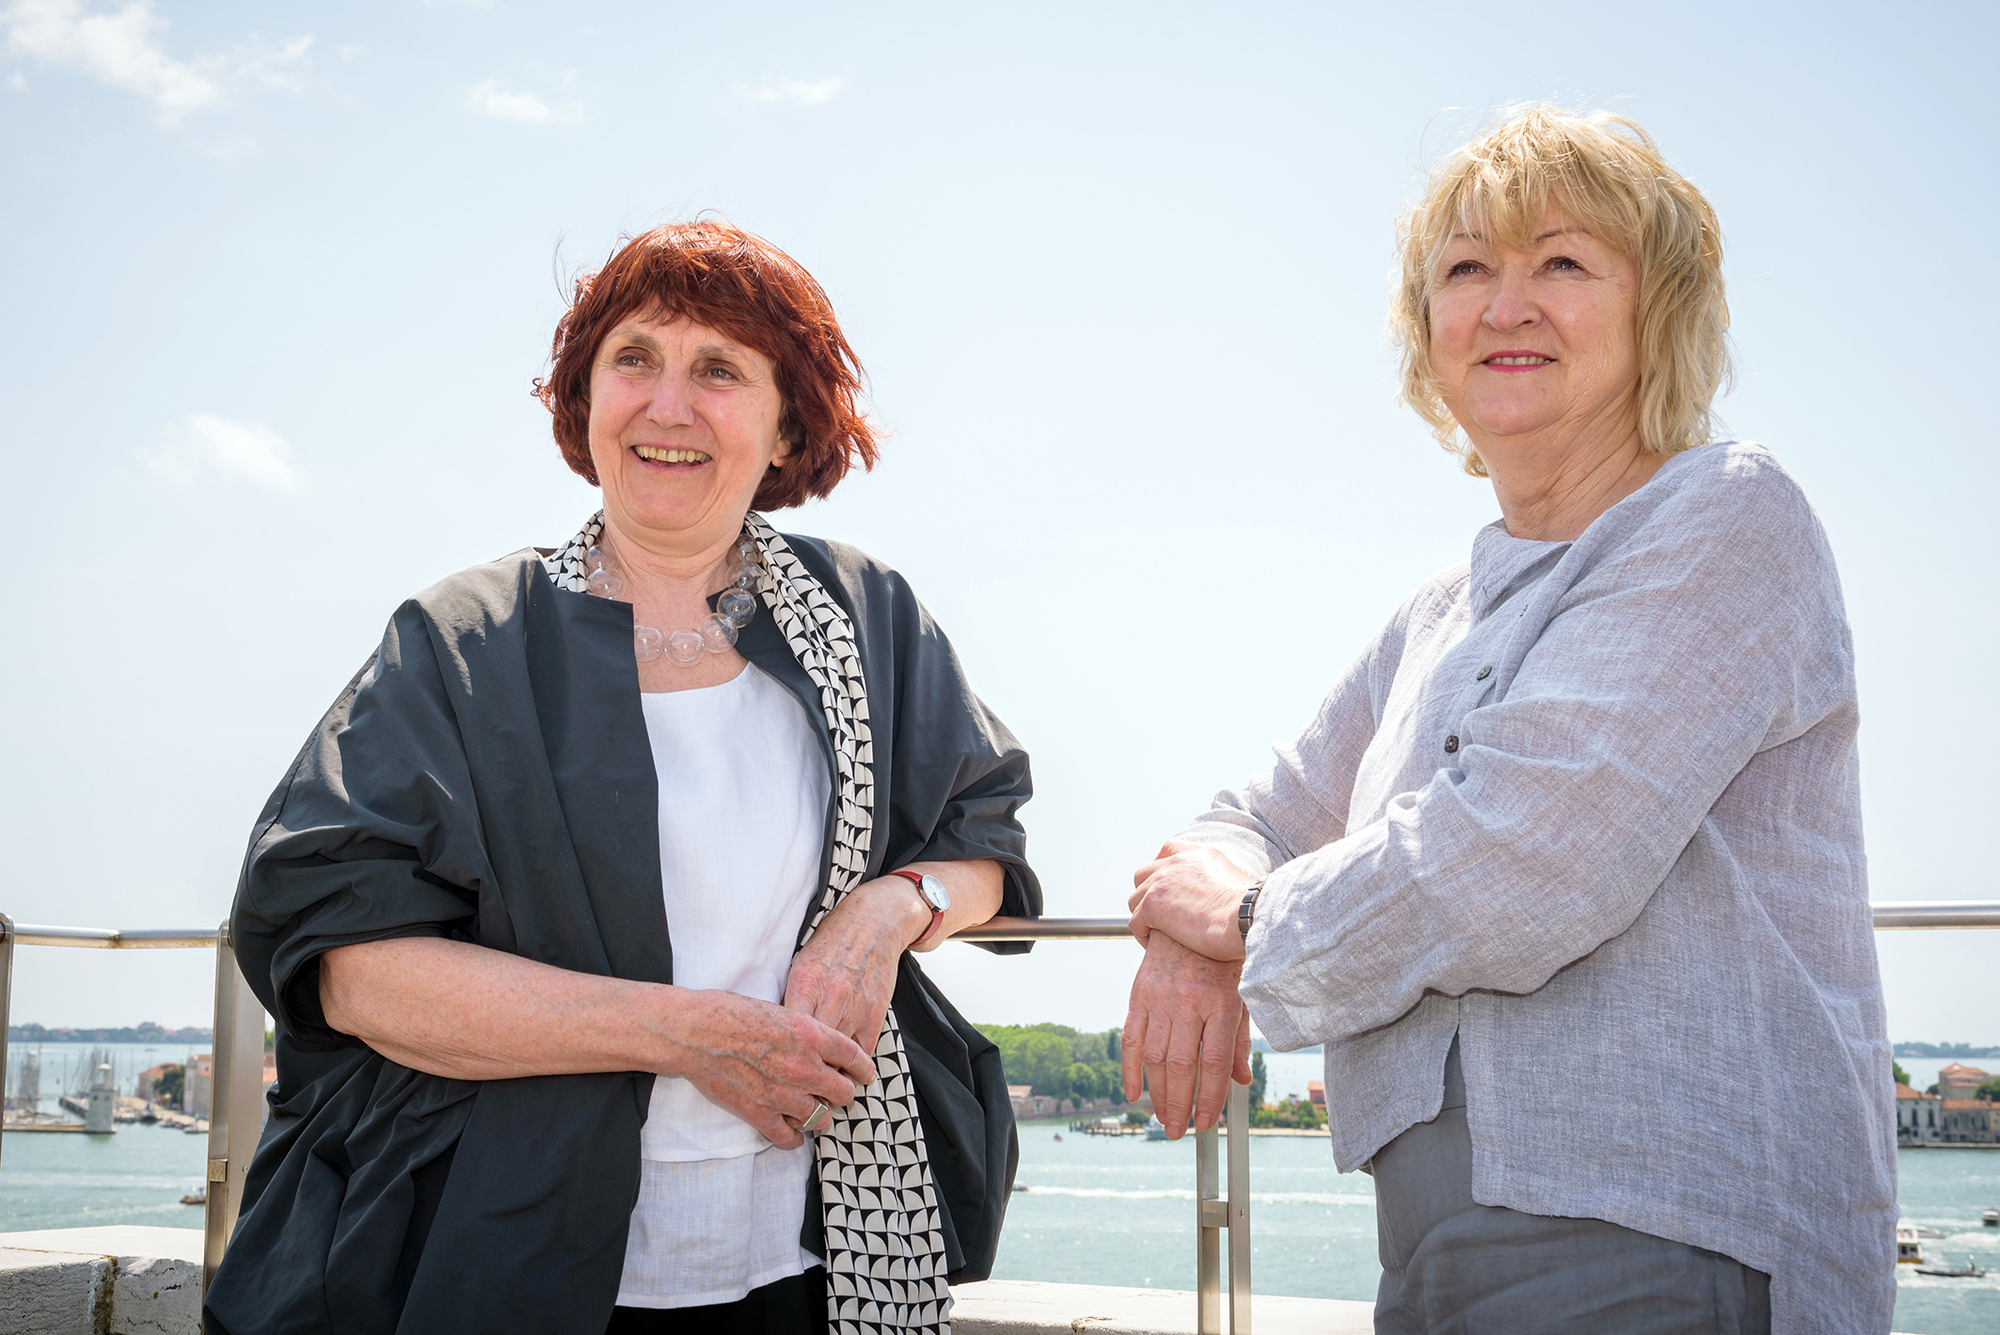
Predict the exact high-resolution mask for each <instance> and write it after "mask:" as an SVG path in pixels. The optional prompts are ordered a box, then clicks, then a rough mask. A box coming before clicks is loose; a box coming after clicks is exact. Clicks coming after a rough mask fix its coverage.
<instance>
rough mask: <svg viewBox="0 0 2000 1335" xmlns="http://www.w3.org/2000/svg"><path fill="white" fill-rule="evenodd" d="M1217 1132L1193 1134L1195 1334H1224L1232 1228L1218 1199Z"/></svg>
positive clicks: (1210, 1130)
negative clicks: (1226, 1232) (1226, 1245)
mask: <svg viewBox="0 0 2000 1335" xmlns="http://www.w3.org/2000/svg"><path fill="white" fill-rule="evenodd" d="M1216 1134H1217V1133H1216V1130H1215V1128H1214V1127H1210V1128H1209V1129H1208V1130H1206V1131H1197V1132H1195V1133H1194V1226H1195V1231H1194V1236H1195V1243H1194V1328H1195V1331H1196V1335H1222V1234H1221V1230H1222V1229H1225V1228H1227V1227H1229V1216H1228V1213H1227V1211H1226V1209H1225V1207H1224V1205H1223V1203H1222V1202H1221V1201H1219V1200H1217V1199H1216V1198H1215V1191H1216V1176H1217V1174H1216V1165H1215V1138H1216Z"/></svg>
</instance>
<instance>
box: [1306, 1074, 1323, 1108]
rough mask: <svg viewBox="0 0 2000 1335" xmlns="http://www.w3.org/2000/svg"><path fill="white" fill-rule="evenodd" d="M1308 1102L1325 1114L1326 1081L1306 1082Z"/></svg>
mask: <svg viewBox="0 0 2000 1335" xmlns="http://www.w3.org/2000/svg"><path fill="white" fill-rule="evenodd" d="M1306 1100H1307V1102H1309V1103H1311V1104H1312V1106H1313V1107H1315V1108H1318V1109H1319V1110H1320V1111H1321V1112H1325V1111H1326V1082H1325V1081H1324V1080H1308V1081H1306Z"/></svg>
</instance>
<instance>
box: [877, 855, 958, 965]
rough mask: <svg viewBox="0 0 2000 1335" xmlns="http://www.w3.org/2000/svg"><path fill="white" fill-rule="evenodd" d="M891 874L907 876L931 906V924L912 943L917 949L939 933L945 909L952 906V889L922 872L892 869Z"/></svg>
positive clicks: (911, 946) (911, 947) (925, 901)
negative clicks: (939, 925) (946, 887)
mask: <svg viewBox="0 0 2000 1335" xmlns="http://www.w3.org/2000/svg"><path fill="white" fill-rule="evenodd" d="M889 874H890V875H891V876H902V877H905V878H907V879H908V880H909V882H910V884H911V885H914V886H915V887H917V893H918V894H920V895H922V896H923V897H924V903H925V904H926V905H928V906H929V907H930V911H931V925H930V926H928V927H926V928H924V934H923V935H922V936H920V937H918V938H917V939H916V940H915V941H912V942H911V943H910V949H911V950H915V949H916V948H917V947H918V946H921V945H922V944H923V943H924V942H926V941H928V940H930V939H931V937H933V936H935V935H936V934H937V929H938V924H939V923H941V922H943V921H944V912H945V910H946V909H948V908H950V907H951V891H949V890H947V889H945V887H944V882H943V881H940V880H939V879H938V878H937V877H935V876H926V875H924V874H923V873H922V872H915V871H892V872H890V873H889Z"/></svg>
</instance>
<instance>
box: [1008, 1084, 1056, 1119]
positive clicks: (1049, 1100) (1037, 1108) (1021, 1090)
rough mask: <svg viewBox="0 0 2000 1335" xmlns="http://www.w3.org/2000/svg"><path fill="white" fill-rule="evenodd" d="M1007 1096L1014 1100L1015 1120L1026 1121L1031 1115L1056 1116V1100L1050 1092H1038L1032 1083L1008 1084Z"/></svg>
mask: <svg viewBox="0 0 2000 1335" xmlns="http://www.w3.org/2000/svg"><path fill="white" fill-rule="evenodd" d="M1007 1097H1008V1098H1009V1099H1012V1100H1013V1102H1014V1120H1015V1121H1017V1122H1025V1121H1027V1120H1028V1119H1029V1118H1030V1117H1054V1116H1055V1115H1056V1100H1055V1099H1054V1097H1053V1096H1051V1095H1048V1094H1037V1093H1036V1092H1035V1091H1034V1087H1033V1086H1031V1085H1009V1086H1007Z"/></svg>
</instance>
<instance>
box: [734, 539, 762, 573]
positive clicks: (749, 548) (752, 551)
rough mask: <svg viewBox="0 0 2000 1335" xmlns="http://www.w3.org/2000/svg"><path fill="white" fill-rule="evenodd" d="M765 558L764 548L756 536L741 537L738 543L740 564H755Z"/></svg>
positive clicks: (737, 554)
mask: <svg viewBox="0 0 2000 1335" xmlns="http://www.w3.org/2000/svg"><path fill="white" fill-rule="evenodd" d="M763 559H764V550H763V548H761V547H759V546H758V545H757V540H756V539H755V538H741V539H738V541H737V543H736V560H737V563H738V564H739V565H746V566H754V565H757V564H759V563H761V562H762V561H763Z"/></svg>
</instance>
